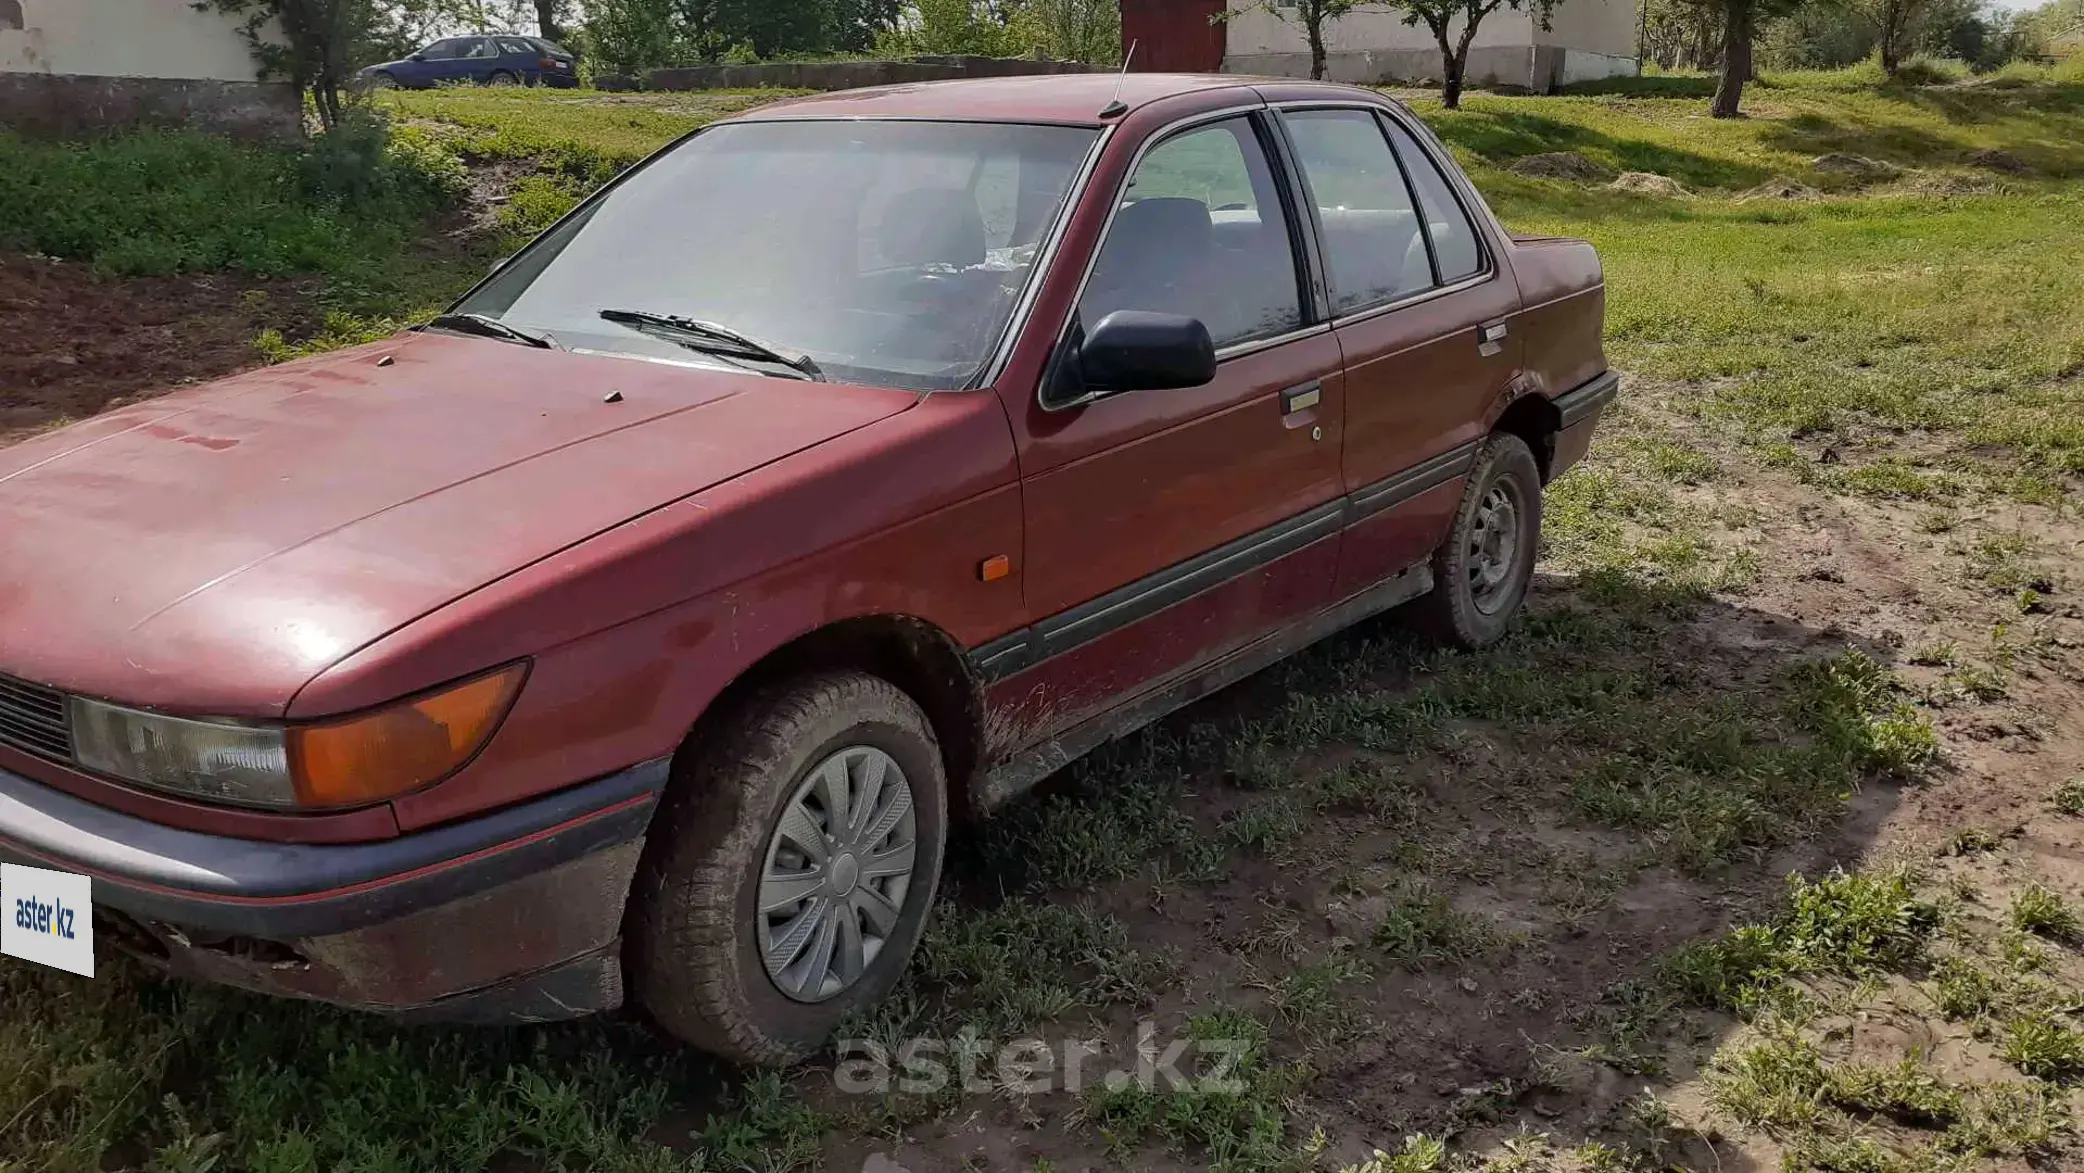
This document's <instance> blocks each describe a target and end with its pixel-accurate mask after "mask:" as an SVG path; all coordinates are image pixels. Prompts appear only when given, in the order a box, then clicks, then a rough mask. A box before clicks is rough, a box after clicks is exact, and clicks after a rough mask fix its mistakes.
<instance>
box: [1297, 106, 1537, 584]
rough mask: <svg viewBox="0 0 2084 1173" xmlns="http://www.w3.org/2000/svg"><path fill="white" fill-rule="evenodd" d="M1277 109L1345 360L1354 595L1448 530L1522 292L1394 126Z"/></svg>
mask: <svg viewBox="0 0 2084 1173" xmlns="http://www.w3.org/2000/svg"><path fill="white" fill-rule="evenodd" d="M1281 118H1282V122H1283V124H1284V126H1285V128H1286V130H1287V133H1288V137H1289V141H1290V142H1291V143H1293V144H1294V151H1295V157H1296V161H1297V164H1298V166H1299V167H1300V169H1301V171H1302V175H1303V179H1304V181H1305V186H1306V189H1307V190H1308V192H1309V193H1310V195H1309V202H1310V203H1311V204H1312V205H1314V207H1313V211H1314V213H1315V215H1316V217H1317V220H1318V224H1319V231H1320V232H1321V233H1322V240H1323V242H1324V257H1325V270H1326V273H1325V276H1326V279H1327V281H1328V283H1329V285H1330V287H1331V291H1330V292H1331V301H1332V313H1333V315H1334V321H1335V323H1336V325H1337V331H1336V333H1337V337H1338V340H1339V343H1340V346H1341V347H1342V349H1343V350H1344V352H1345V357H1346V380H1347V401H1346V444H1345V454H1344V459H1343V472H1344V476H1345V482H1346V488H1347V491H1348V492H1350V493H1351V494H1352V495H1353V514H1352V519H1351V524H1352V529H1351V530H1350V531H1349V532H1348V534H1347V538H1346V542H1345V547H1344V550H1343V551H1342V555H1341V562H1340V569H1339V586H1340V590H1341V592H1342V594H1350V593H1354V592H1357V591H1361V590H1364V589H1366V588H1367V587H1368V586H1370V585H1372V584H1374V583H1377V582H1380V581H1381V580H1383V579H1385V578H1388V577H1389V576H1391V575H1394V574H1397V573H1399V572H1401V571H1403V570H1405V569H1406V568H1408V567H1410V566H1412V565H1415V564H1416V563H1418V562H1420V561H1422V560H1423V559H1424V558H1425V557H1426V556H1427V554H1428V553H1429V552H1431V551H1432V549H1433V548H1434V547H1435V546H1437V545H1438V544H1439V543H1440V542H1441V541H1442V540H1443V539H1444V538H1445V536H1446V534H1447V530H1448V527H1449V525H1450V524H1451V523H1452V522H1453V520H1454V512H1455V509H1456V508H1457V507H1458V506H1459V504H1460V502H1461V494H1462V478H1463V475H1464V474H1465V473H1466V472H1467V471H1468V469H1469V466H1470V465H1471V463H1473V461H1474V460H1475V455H1476V447H1477V445H1478V444H1479V443H1480V442H1481V440H1482V439H1483V435H1484V430H1485V427H1486V422H1485V421H1486V420H1487V418H1488V413H1489V411H1490V409H1491V408H1492V406H1493V405H1495V404H1497V403H1500V402H1502V401H1503V399H1504V395H1505V392H1506V390H1507V388H1508V387H1509V386H1510V384H1511V382H1512V379H1513V376H1514V374H1515V372H1516V371H1517V370H1518V367H1519V339H1518V338H1516V337H1514V336H1513V335H1512V334H1511V331H1510V327H1511V318H1512V316H1513V315H1514V314H1516V313H1517V312H1518V310H1519V289H1518V287H1517V286H1516V285H1515V284H1514V283H1513V279H1512V276H1511V275H1510V274H1509V273H1507V272H1505V271H1503V269H1502V268H1501V267H1500V266H1499V265H1498V264H1497V262H1496V261H1495V260H1494V259H1493V257H1492V256H1491V249H1490V247H1489V246H1488V244H1487V242H1486V240H1485V238H1484V237H1483V236H1482V234H1481V233H1479V232H1478V230H1477V228H1476V226H1475V221H1474V219H1473V218H1472V217H1471V216H1470V215H1469V214H1468V212H1467V210H1466V209H1464V207H1463V206H1462V204H1461V201H1460V199H1459V197H1458V196H1457V195H1456V194H1455V192H1454V190H1453V189H1452V188H1451V187H1450V185H1449V184H1448V182H1447V180H1446V178H1445V177H1444V176H1443V175H1442V174H1441V172H1440V170H1439V168H1438V166H1437V165H1436V164H1435V163H1434V162H1433V160H1432V159H1431V157H1430V156H1429V155H1427V153H1426V152H1425V151H1423V150H1421V149H1420V148H1419V146H1418V144H1417V142H1416V141H1415V140H1413V139H1412V137H1411V135H1410V134H1409V133H1408V132H1407V131H1405V130H1404V128H1403V127H1402V126H1400V125H1398V124H1397V123H1396V121H1395V120H1394V119H1392V118H1390V117H1388V116H1387V115H1386V114H1385V113H1383V112H1380V111H1378V110H1375V109H1363V108H1356V107H1331V108H1322V109H1293V108H1291V109H1286V110H1283V111H1282V114H1281ZM1392 144H1394V149H1392Z"/></svg>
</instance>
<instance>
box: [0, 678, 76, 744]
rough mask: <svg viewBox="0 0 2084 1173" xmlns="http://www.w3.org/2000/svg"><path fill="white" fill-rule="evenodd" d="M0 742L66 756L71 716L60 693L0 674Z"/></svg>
mask: <svg viewBox="0 0 2084 1173" xmlns="http://www.w3.org/2000/svg"><path fill="white" fill-rule="evenodd" d="M0 745H6V746H12V747H14V748H15V749H20V750H27V751H28V752H30V753H33V754H41V755H43V756H44V757H50V758H65V759H70V758H71V757H72V719H71V716H70V714H69V713H68V712H67V710H66V707H65V696H64V694H63V693H59V692H56V691H53V690H52V689H48V688H45V687H43V686H42V685H40V684H30V683H28V682H27V681H23V680H15V679H13V678H12V677H7V676H0Z"/></svg>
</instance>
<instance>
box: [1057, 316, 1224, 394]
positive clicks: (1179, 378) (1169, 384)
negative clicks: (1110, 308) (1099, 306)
mask: <svg viewBox="0 0 2084 1173" xmlns="http://www.w3.org/2000/svg"><path fill="white" fill-rule="evenodd" d="M1078 362H1079V367H1080V373H1081V374H1083V375H1084V376H1085V385H1086V388H1087V389H1088V390H1089V391H1103V392H1104V391H1162V390H1167V389H1170V388H1175V387H1200V386H1202V385H1204V384H1207V383H1209V382H1212V381H1214V379H1215V377H1216V344H1215V342H1214V341H1213V340H1211V339H1210V338H1209V334H1208V327H1207V326H1204V325H1202V324H1201V321H1200V320H1199V319H1197V318H1189V317H1186V316H1185V315H1183V314H1154V313H1148V312H1146V311H1144V310H1116V311H1115V312H1113V313H1111V314H1109V315H1107V316H1106V317H1104V318H1102V319H1100V324H1099V325H1097V326H1094V327H1093V329H1092V332H1091V333H1089V334H1087V335H1086V337H1085V345H1083V346H1081V347H1080V348H1079V351H1078Z"/></svg>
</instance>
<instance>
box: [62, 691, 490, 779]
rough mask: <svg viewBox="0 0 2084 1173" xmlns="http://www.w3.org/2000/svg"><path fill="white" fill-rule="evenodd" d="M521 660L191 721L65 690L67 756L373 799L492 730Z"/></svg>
mask: <svg viewBox="0 0 2084 1173" xmlns="http://www.w3.org/2000/svg"><path fill="white" fill-rule="evenodd" d="M527 675H528V666H527V665H526V664H525V663H524V664H509V665H507V666H506V667H504V668H500V669H497V670H495V671H492V672H487V673H485V674H483V675H481V676H476V677H472V678H471V679H469V680H465V681H462V682H460V683H458V684H452V685H447V686H445V687H442V688H438V689H435V690H434V691H432V692H427V693H422V694H420V695H419V696H416V697H408V698H407V699H405V700H402V701H398V702H396V703H395V704H390V705H386V706H384V707H382V708H379V709H374V710H371V711H369V712H366V713H362V714H359V715H357V716H353V717H347V718H343V719H339V720H333V721H326V722H320V723H315V724H308V725H270V724H261V723H253V722H236V721H199V720H192V719H189V718H185V717H169V716H165V715H163V714H160V713H148V712H144V711H143V710H139V709H126V708H124V707H122V706H120V705H111V704H105V703H103V702H101V701H95V700H88V699H86V698H84V697H74V698H73V699H72V741H73V758H74V759H75V760H76V761H78V762H79V764H80V765H82V766H85V767H86V768H87V769H90V770H94V771H97V772H99V773H103V774H108V775H111V776H113V777H117V778H122V779H124V780H126V781H130V782H136V783H138V784H140V785H144V786H151V787H156V788H158V789H162V790H171V791H177V792H179V793H182V794H189V795H193V796H195V797H197V798H202V799H208V800H212V801H216V802H230V803H238V804H241V805H244V806H267V807H284V808H290V807H297V808H314V807H317V808H326V807H345V806H360V805H366V804H368V803H372V802H380V801H382V800H383V799H386V798H391V797H394V796H396V795H399V794H404V793H406V792H407V791H411V790H417V789H419V788H420V787H422V786H426V785H429V784H431V783H434V782H438V781H440V780H441V779H443V778H446V777H448V776H449V775H450V774H453V773H455V772H456V771H457V770H458V769H460V768H462V766H463V764H464V763H465V762H468V761H469V760H470V759H471V758H472V757H474V756H476V754H477V752H478V750H480V749H482V748H484V745H485V743H486V742H487V741H489V740H491V737H492V733H493V731H494V730H496V729H498V728H499V723H500V721H501V720H503V719H504V718H505V717H506V715H507V710H509V709H511V708H512V707H513V705H514V698H515V697H516V696H518V695H519V694H520V691H521V682H522V681H523V680H524V679H525V678H526V677H527Z"/></svg>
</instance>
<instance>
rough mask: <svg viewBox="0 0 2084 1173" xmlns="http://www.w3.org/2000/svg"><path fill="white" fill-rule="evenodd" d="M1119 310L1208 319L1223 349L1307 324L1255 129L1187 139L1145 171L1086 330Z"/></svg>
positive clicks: (1195, 132) (1133, 181) (1104, 246)
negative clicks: (1303, 323) (1146, 311)
mask: <svg viewBox="0 0 2084 1173" xmlns="http://www.w3.org/2000/svg"><path fill="white" fill-rule="evenodd" d="M1116 310H1149V311H1153V312H1157V313H1168V314H1185V315H1186V316H1188V317H1191V318H1199V319H1200V320H1201V322H1202V324H1203V325H1205V326H1207V327H1208V332H1209V336H1210V337H1211V338H1213V339H1215V342H1216V345H1217V346H1228V345H1231V344H1232V343H1237V342H1243V341H1246V340H1248V339H1254V338H1265V337H1270V336H1272V335H1275V334H1282V333H1285V332H1287V331H1289V330H1293V329H1295V328H1296V327H1298V326H1300V325H1301V324H1302V294H1301V285H1300V283H1299V281H1298V280H1297V276H1296V271H1295V252H1294V249H1293V248H1292V247H1291V246H1290V244H1289V238H1288V219H1287V215H1286V213H1285V212H1284V211H1283V210H1282V205H1281V197H1280V193H1279V190H1278V189H1277V188H1276V187H1275V186H1274V180H1273V172H1272V170H1271V169H1270V168H1269V167H1268V165H1267V161H1266V153H1265V152H1264V151H1263V150H1262V149H1261V148H1260V145H1259V136H1258V133H1257V132H1256V131H1255V130H1254V129H1253V126H1252V123H1251V120H1250V119H1246V118H1232V119H1226V120H1224V121H1222V122H1217V123H1214V124H1211V125H1209V126H1202V127H1195V128H1193V129H1191V130H1184V131H1181V132H1180V133H1179V134H1176V135H1174V136H1173V137H1171V138H1169V139H1166V140H1165V141H1163V142H1161V143H1159V144H1158V145H1157V146H1155V147H1153V148H1151V149H1150V151H1148V152H1147V153H1145V155H1144V157H1143V159H1142V161H1141V162H1139V163H1138V164H1137V165H1136V172H1135V174H1133V175H1131V176H1130V177H1129V189H1128V192H1127V194H1126V196H1125V197H1124V199H1123V202H1122V206H1121V208H1120V210H1119V211H1117V212H1116V213H1115V217H1114V223H1113V225H1112V226H1110V227H1109V229H1108V231H1107V239H1106V240H1105V241H1103V242H1101V245H1100V255H1099V258H1098V259H1097V260H1096V261H1095V262H1094V265H1093V276H1092V280H1091V282H1090V283H1089V284H1088V285H1087V286H1086V292H1085V299H1084V301H1082V302H1081V303H1080V305H1079V320H1080V321H1081V322H1083V323H1084V324H1085V326H1086V328H1088V329H1091V328H1092V327H1093V326H1096V325H1098V324H1099V322H1100V319H1102V318H1104V317H1106V316H1107V315H1108V314H1111V313H1113V312H1114V311H1116Z"/></svg>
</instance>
